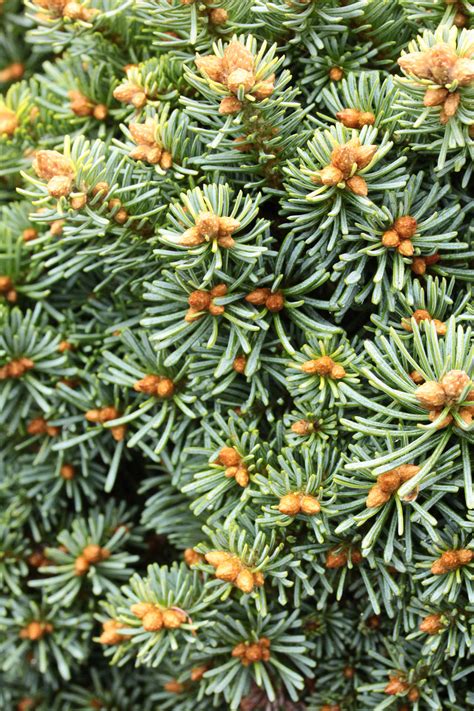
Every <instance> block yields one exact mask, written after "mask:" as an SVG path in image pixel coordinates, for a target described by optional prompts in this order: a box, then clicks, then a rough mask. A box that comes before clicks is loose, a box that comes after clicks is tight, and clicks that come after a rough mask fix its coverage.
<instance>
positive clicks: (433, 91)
mask: <svg viewBox="0 0 474 711" xmlns="http://www.w3.org/2000/svg"><path fill="white" fill-rule="evenodd" d="M398 64H399V65H400V67H401V68H402V70H403V71H404V72H405V73H406V74H410V75H411V76H413V77H415V78H416V79H420V80H421V83H422V84H426V83H430V84H436V85H437V87H436V88H433V87H429V88H427V89H426V92H425V96H424V99H423V103H424V105H425V106H439V107H440V109H441V112H440V117H439V120H440V123H442V124H446V123H447V122H448V121H449V119H450V118H452V117H453V116H454V115H455V114H456V112H457V110H458V108H459V104H460V101H461V94H460V92H459V91H458V88H460V87H467V86H471V85H472V83H473V81H474V59H470V58H469V57H460V56H458V55H457V54H456V52H455V50H454V49H453V48H452V47H450V45H449V44H446V43H444V42H441V43H439V44H436V45H434V46H433V47H430V48H429V49H427V50H425V51H423V52H410V53H409V54H405V55H403V56H402V57H400V59H399V60H398Z"/></svg>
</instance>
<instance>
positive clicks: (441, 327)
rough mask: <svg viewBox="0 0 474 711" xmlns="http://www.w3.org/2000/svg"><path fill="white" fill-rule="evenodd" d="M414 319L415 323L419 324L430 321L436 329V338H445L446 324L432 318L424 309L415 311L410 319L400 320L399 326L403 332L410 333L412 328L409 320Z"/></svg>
mask: <svg viewBox="0 0 474 711" xmlns="http://www.w3.org/2000/svg"><path fill="white" fill-rule="evenodd" d="M412 318H414V319H415V321H416V322H417V323H421V322H422V321H430V322H431V323H433V324H434V327H435V329H436V333H437V334H438V336H445V335H446V324H445V323H444V321H440V320H439V319H437V318H433V317H432V315H431V314H430V313H429V311H426V309H416V311H414V312H413V313H412V315H411V316H410V318H402V321H401V326H402V328H404V329H405V331H408V332H409V333H412V331H413V328H412V325H411V319H412Z"/></svg>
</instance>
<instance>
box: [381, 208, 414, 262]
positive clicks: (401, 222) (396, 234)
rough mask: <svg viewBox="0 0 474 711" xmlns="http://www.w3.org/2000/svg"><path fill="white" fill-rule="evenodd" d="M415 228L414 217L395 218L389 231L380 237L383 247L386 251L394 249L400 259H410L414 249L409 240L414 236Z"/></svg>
mask: <svg viewBox="0 0 474 711" xmlns="http://www.w3.org/2000/svg"><path fill="white" fill-rule="evenodd" d="M417 227H418V225H417V221H416V220H415V218H414V217H411V216H410V215H403V216H402V217H397V219H396V220H395V222H394V223H393V225H392V226H391V227H390V229H388V230H386V231H385V232H384V233H383V235H382V244H383V246H384V247H386V248H387V249H396V250H397V252H398V253H399V254H401V255H402V257H412V256H413V254H414V252H415V248H414V247H413V243H412V241H411V240H412V237H414V236H415V233H416V229H417Z"/></svg>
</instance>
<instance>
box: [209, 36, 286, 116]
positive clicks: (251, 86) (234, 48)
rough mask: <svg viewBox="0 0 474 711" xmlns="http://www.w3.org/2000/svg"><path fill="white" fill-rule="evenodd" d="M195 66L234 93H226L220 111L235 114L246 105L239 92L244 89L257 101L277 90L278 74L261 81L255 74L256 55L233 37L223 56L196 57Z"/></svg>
mask: <svg viewBox="0 0 474 711" xmlns="http://www.w3.org/2000/svg"><path fill="white" fill-rule="evenodd" d="M196 66H197V68H198V69H199V70H200V71H201V72H203V73H204V74H205V75H206V76H207V77H209V79H211V80H212V81H213V82H216V83H217V84H220V85H221V86H225V87H226V88H227V89H228V90H229V92H230V94H231V96H225V97H224V98H223V99H222V101H221V103H220V106H219V113H221V114H224V115H226V114H235V113H236V112H237V111H240V109H241V108H242V107H243V104H242V102H241V101H240V100H239V99H238V98H237V96H236V94H238V93H239V90H240V89H243V91H244V93H245V94H250V95H251V96H252V97H253V98H254V99H257V101H261V100H262V99H266V98H268V97H269V96H271V95H272V94H273V91H274V89H275V75H274V74H272V75H271V76H269V77H268V78H267V79H263V80H258V78H257V76H256V74H255V57H254V56H253V54H252V52H250V50H249V49H247V47H245V46H244V45H243V44H241V42H238V41H237V40H233V41H232V42H230V44H228V45H227V47H226V48H225V50H224V55H223V56H222V57H218V56H216V55H214V54H210V55H206V56H204V57H196Z"/></svg>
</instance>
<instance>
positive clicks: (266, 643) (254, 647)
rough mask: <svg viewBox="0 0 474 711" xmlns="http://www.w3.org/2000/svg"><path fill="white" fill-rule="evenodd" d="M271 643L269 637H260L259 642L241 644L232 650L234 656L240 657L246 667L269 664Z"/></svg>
mask: <svg viewBox="0 0 474 711" xmlns="http://www.w3.org/2000/svg"><path fill="white" fill-rule="evenodd" d="M270 645H271V642H270V640H269V639H268V637H260V639H259V640H258V641H257V642H239V644H236V645H235V647H234V649H233V650H232V656H233V657H238V658H239V659H240V663H241V664H242V665H243V666H244V667H248V666H250V664H255V662H268V660H269V659H270Z"/></svg>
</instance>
